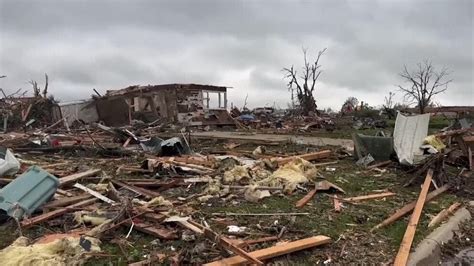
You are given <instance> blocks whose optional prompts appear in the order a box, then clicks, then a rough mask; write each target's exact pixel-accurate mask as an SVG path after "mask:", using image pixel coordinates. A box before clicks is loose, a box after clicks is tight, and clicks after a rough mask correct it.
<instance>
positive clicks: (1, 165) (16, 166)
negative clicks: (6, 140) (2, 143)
mask: <svg viewBox="0 0 474 266" xmlns="http://www.w3.org/2000/svg"><path fill="white" fill-rule="evenodd" d="M18 170H20V162H19V161H18V160H17V159H16V158H15V155H13V153H12V152H11V151H10V150H9V149H7V148H5V147H0V176H5V175H14V174H16V173H17V172H18Z"/></svg>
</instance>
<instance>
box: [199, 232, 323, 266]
mask: <svg viewBox="0 0 474 266" xmlns="http://www.w3.org/2000/svg"><path fill="white" fill-rule="evenodd" d="M330 242H331V238H329V237H327V236H313V237H309V238H305V239H301V240H297V241H293V242H290V243H287V244H284V245H278V246H273V247H270V248H265V249H260V250H257V251H253V252H250V253H248V254H249V255H251V256H253V257H255V258H257V259H260V260H267V259H270V258H274V257H277V256H281V255H285V254H289V253H292V252H296V251H299V250H303V249H307V248H312V247H316V246H319V245H323V244H327V243H330ZM245 264H248V261H247V260H246V259H244V258H242V257H241V256H234V257H230V258H227V259H223V260H219V261H214V262H210V263H207V264H204V265H205V266H221V265H222V266H224V265H227V266H228V265H245Z"/></svg>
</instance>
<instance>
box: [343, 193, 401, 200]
mask: <svg viewBox="0 0 474 266" xmlns="http://www.w3.org/2000/svg"><path fill="white" fill-rule="evenodd" d="M395 195H397V193H394V192H383V193H378V194H370V195H364V196H357V197H350V198H345V199H344V201H361V200H370V199H379V198H385V197H390V196H395Z"/></svg>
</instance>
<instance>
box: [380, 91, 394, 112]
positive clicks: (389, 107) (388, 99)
mask: <svg viewBox="0 0 474 266" xmlns="http://www.w3.org/2000/svg"><path fill="white" fill-rule="evenodd" d="M393 96H395V93H394V92H392V91H390V92H389V93H388V96H385V101H384V104H383V110H384V112H385V114H386V115H387V116H388V118H389V119H393V118H394V117H395V109H394V105H395V103H394V101H393Z"/></svg>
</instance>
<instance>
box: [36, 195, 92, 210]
mask: <svg viewBox="0 0 474 266" xmlns="http://www.w3.org/2000/svg"><path fill="white" fill-rule="evenodd" d="M89 198H92V196H91V195H89V194H84V195H79V196H74V197H68V198H62V199H58V200H55V201H51V202H48V203H46V204H45V205H43V209H51V208H58V207H64V206H67V205H71V204H74V203H78V202H80V201H83V200H86V199H89Z"/></svg>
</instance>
